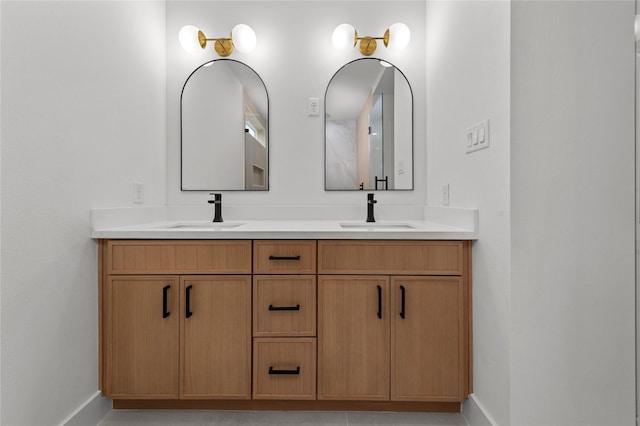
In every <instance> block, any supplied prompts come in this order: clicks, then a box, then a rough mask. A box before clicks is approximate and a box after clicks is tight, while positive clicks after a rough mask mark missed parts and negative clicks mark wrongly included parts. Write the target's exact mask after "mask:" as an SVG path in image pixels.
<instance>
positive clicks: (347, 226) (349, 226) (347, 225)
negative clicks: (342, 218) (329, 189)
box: [340, 222, 415, 230]
mask: <svg viewBox="0 0 640 426" xmlns="http://www.w3.org/2000/svg"><path fill="white" fill-rule="evenodd" d="M340 227H342V228H343V229H388V230H394V229H414V228H415V227H414V226H413V225H409V224H408V223H376V222H367V223H341V224H340Z"/></svg>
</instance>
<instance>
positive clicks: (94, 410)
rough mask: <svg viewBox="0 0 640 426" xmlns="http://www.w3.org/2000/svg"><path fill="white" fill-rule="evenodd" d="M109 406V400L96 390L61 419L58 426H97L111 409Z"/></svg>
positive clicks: (110, 405)
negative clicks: (67, 415)
mask: <svg viewBox="0 0 640 426" xmlns="http://www.w3.org/2000/svg"><path fill="white" fill-rule="evenodd" d="M111 407H112V403H111V400H110V399H107V398H104V397H103V396H102V393H101V392H100V391H98V392H96V393H95V394H94V395H92V396H91V397H90V398H89V399H87V400H86V401H85V402H84V403H83V404H82V405H80V407H78V409H76V410H75V411H74V412H73V413H71V415H69V417H67V418H66V419H65V420H63V421H62V422H61V423H60V425H59V426H89V425H96V426H97V425H98V424H99V423H100V422H101V421H102V419H104V418H105V416H106V415H107V414H108V413H109V412H110V411H111Z"/></svg>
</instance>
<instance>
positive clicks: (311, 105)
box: [307, 98, 320, 116]
mask: <svg viewBox="0 0 640 426" xmlns="http://www.w3.org/2000/svg"><path fill="white" fill-rule="evenodd" d="M307 114H308V115H309V116H318V115H320V98H309V100H308V102H307Z"/></svg>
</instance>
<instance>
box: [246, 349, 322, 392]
mask: <svg viewBox="0 0 640 426" xmlns="http://www.w3.org/2000/svg"><path fill="white" fill-rule="evenodd" d="M253 351H254V355H253V360H254V361H253V398H254V399H307V400H309V399H315V398H316V339H314V338H276V337H270V338H256V339H254V341H253Z"/></svg>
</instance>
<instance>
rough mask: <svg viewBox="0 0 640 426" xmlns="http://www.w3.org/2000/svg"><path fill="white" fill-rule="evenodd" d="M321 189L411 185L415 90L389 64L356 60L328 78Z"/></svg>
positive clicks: (383, 187)
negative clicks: (322, 182)
mask: <svg viewBox="0 0 640 426" xmlns="http://www.w3.org/2000/svg"><path fill="white" fill-rule="evenodd" d="M325 189H326V190H354V189H355V190H358V189H359V190H368V191H370V190H376V189H378V190H386V189H389V190H391V189H413V94H412V92H411V86H409V82H408V81H407V78H406V77H405V76H404V74H403V73H402V72H401V71H400V70H399V69H397V68H396V67H394V66H393V65H391V64H389V63H387V62H384V61H381V60H379V59H375V58H362V59H357V60H355V61H353V62H350V63H348V64H346V65H345V66H343V67H342V68H340V69H339V70H338V72H336V73H335V75H334V76H333V78H332V79H331V81H330V82H329V86H328V87H327V93H326V95H325Z"/></svg>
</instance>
